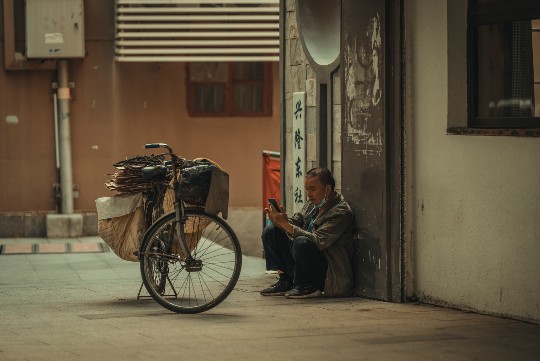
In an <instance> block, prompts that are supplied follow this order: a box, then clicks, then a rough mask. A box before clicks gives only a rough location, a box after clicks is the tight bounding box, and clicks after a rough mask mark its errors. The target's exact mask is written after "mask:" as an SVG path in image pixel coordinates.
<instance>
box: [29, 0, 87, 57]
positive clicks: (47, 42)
mask: <svg viewBox="0 0 540 361" xmlns="http://www.w3.org/2000/svg"><path fill="white" fill-rule="evenodd" d="M84 56H85V49H84V4H83V0H26V57H27V58H39V59H48V58H56V59H59V58H61V59H66V58H83V57H84Z"/></svg>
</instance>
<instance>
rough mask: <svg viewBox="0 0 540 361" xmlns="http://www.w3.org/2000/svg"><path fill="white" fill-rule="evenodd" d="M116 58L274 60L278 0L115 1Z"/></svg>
mask: <svg viewBox="0 0 540 361" xmlns="http://www.w3.org/2000/svg"><path fill="white" fill-rule="evenodd" d="M116 60H117V61H121V62H210V61H211V62H214V61H279V0H198V1H197V0H161V1H160V0H153V1H152V0H116Z"/></svg>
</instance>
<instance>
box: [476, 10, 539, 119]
mask: <svg viewBox="0 0 540 361" xmlns="http://www.w3.org/2000/svg"><path fill="white" fill-rule="evenodd" d="M469 36H470V38H469V59H468V64H469V127H471V128H540V3H539V2H538V1H527V0H524V1H507V0H471V1H470V3H469Z"/></svg>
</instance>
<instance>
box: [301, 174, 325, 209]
mask: <svg viewBox="0 0 540 361" xmlns="http://www.w3.org/2000/svg"><path fill="white" fill-rule="evenodd" d="M305 185H306V193H307V197H308V200H309V201H310V202H311V203H313V204H319V203H320V202H321V201H322V200H323V199H324V196H325V195H326V188H327V187H325V186H324V185H323V184H322V183H321V181H320V179H319V177H317V176H314V177H307V178H306V181H305Z"/></svg>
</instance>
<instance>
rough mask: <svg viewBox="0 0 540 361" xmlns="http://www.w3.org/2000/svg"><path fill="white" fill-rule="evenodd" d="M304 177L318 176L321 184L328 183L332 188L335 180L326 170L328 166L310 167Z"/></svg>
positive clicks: (334, 185)
mask: <svg viewBox="0 0 540 361" xmlns="http://www.w3.org/2000/svg"><path fill="white" fill-rule="evenodd" d="M306 177H319V180H320V181H321V183H322V184H323V186H327V185H329V186H330V188H332V190H334V188H335V187H336V180H335V179H334V176H333V175H332V173H331V172H330V171H329V170H328V168H324V167H317V168H312V169H310V170H309V171H308V172H307V174H306Z"/></svg>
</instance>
